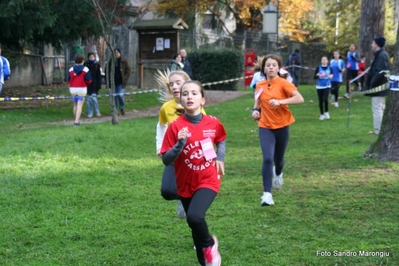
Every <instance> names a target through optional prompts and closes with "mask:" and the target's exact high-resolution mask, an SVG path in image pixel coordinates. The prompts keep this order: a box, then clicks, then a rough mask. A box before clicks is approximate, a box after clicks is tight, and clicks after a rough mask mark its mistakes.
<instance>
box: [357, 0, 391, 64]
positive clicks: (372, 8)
mask: <svg viewBox="0 0 399 266" xmlns="http://www.w3.org/2000/svg"><path fill="white" fill-rule="evenodd" d="M361 11H362V13H361V17H360V32H359V45H358V48H359V49H358V51H359V53H360V54H362V55H364V56H366V65H368V66H369V65H370V62H371V61H372V59H373V58H374V55H373V51H372V50H371V42H372V41H373V39H374V38H375V37H379V36H383V35H384V23H385V0H362V7H361Z"/></svg>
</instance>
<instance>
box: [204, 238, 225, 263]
mask: <svg viewBox="0 0 399 266" xmlns="http://www.w3.org/2000/svg"><path fill="white" fill-rule="evenodd" d="M212 238H213V241H214V242H215V244H213V246H212V247H207V248H203V249H202V250H203V251H204V258H205V265H206V266H220V265H221V264H222V257H221V256H220V253H219V250H218V246H219V244H218V240H217V238H216V236H213V237H212Z"/></svg>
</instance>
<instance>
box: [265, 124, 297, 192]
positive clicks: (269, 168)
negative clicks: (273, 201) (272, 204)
mask: <svg viewBox="0 0 399 266" xmlns="http://www.w3.org/2000/svg"><path fill="white" fill-rule="evenodd" d="M289 136H290V128H289V126H286V127H283V128H279V129H268V128H262V127H260V128H259V141H260V147H261V149H262V155H263V164H262V178H263V190H264V191H265V192H271V191H272V179H273V163H274V166H275V167H276V175H280V174H281V172H282V171H283V167H284V154H285V150H286V149H287V145H288V138H289Z"/></svg>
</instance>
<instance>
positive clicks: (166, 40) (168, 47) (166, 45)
mask: <svg viewBox="0 0 399 266" xmlns="http://www.w3.org/2000/svg"><path fill="white" fill-rule="evenodd" d="M165 49H170V39H165Z"/></svg>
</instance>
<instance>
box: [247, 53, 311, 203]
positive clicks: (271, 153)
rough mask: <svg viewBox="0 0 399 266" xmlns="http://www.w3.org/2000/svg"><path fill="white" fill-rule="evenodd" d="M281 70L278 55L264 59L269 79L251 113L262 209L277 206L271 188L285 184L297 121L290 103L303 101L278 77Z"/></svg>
mask: <svg viewBox="0 0 399 266" xmlns="http://www.w3.org/2000/svg"><path fill="white" fill-rule="evenodd" d="M281 67H282V61H281V58H280V57H279V56H278V55H275V54H270V55H267V56H265V58H264V59H263V61H262V70H261V71H263V73H264V75H265V77H266V79H265V80H263V81H260V82H258V83H257V84H256V92H255V104H254V109H253V110H252V118H253V119H255V120H257V121H258V126H259V140H260V146H261V149H262V155H263V164H262V179H263V189H264V192H263V195H262V197H261V205H262V206H268V205H274V201H273V196H272V194H271V191H272V186H273V188H275V189H280V188H281V186H282V185H283V173H282V171H283V167H284V154H285V150H286V148H287V145H288V138H289V125H290V124H292V123H293V122H294V121H295V119H294V117H293V116H292V113H291V111H290V110H289V109H288V104H299V103H303V102H304V99H303V97H302V95H301V94H300V93H299V91H298V89H297V87H295V85H294V84H292V83H291V82H289V81H287V80H286V79H283V78H281V77H280V76H279V70H280V68H281ZM261 110H262V111H261ZM273 164H274V167H273Z"/></svg>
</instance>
